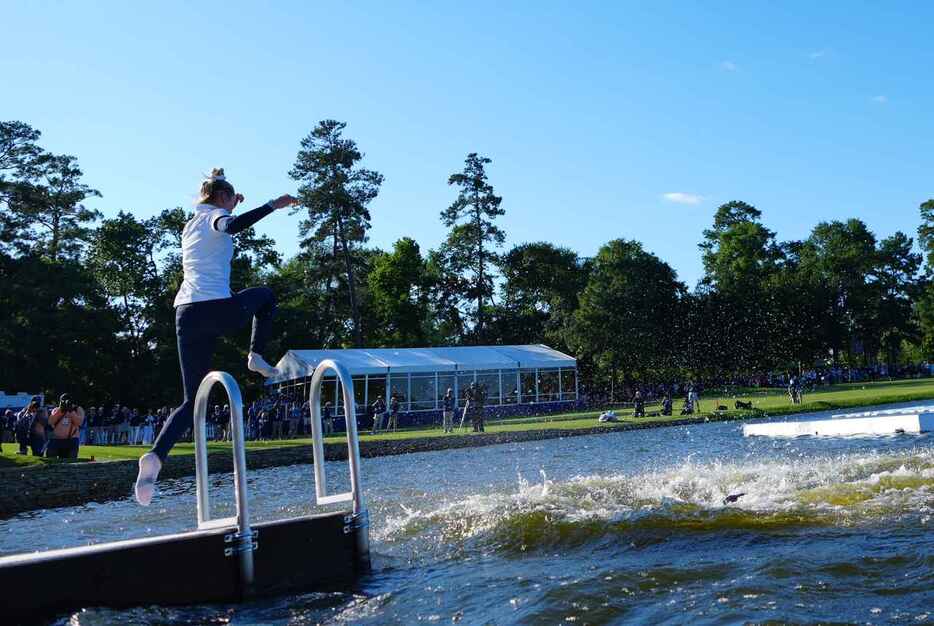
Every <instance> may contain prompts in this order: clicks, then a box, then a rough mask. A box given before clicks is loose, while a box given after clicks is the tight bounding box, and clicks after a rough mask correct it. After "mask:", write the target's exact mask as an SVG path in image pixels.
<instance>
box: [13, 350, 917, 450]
mask: <svg viewBox="0 0 934 626" xmlns="http://www.w3.org/2000/svg"><path fill="white" fill-rule="evenodd" d="M932 373H934V365H929V364H927V363H922V364H919V365H906V366H899V367H897V368H896V367H893V368H890V367H887V366H885V365H876V366H869V367H862V368H825V369H811V370H805V371H803V372H801V373H800V374H797V373H771V374H764V375H761V376H750V377H742V378H740V377H734V378H729V379H716V380H709V381H685V382H675V383H658V384H635V383H632V384H626V385H621V386H619V387H618V388H616V389H615V390H614V391H612V392H609V391H604V390H592V389H588V388H587V387H586V386H584V385H582V386H581V394H580V397H579V398H578V400H577V401H576V402H575V403H574V407H575V408H582V409H583V408H589V409H601V410H602V409H612V408H613V407H620V406H623V405H625V406H632V407H633V408H634V410H635V413H636V415H637V416H640V415H645V406H646V404H655V405H659V406H658V407H657V408H653V411H654V410H657V411H658V412H659V413H661V414H662V415H671V414H672V411H674V410H676V409H675V407H674V404H675V401H676V400H679V401H680V402H681V404H680V407H679V409H680V413H681V414H682V415H686V414H691V413H695V412H697V411H699V410H700V408H701V407H700V398H701V395H702V394H703V391H704V389H705V388H708V389H710V388H716V389H729V388H733V389H735V388H737V387H740V388H743V387H744V388H749V389H762V390H768V389H784V390H785V391H786V392H787V393H788V395H789V397H790V399H791V401H792V402H794V403H800V402H801V401H802V396H803V394H804V393H806V392H808V391H810V390H813V389H816V388H819V387H821V386H826V385H832V384H840V383H848V382H860V381H878V380H885V379H893V378H921V377H929V376H931V375H932ZM300 389H301V388H298V389H296V390H292V391H289V390H278V391H276V390H273V391H272V392H271V393H269V394H268V395H266V396H264V397H261V398H259V399H257V400H255V401H254V402H252V403H250V404H249V405H247V406H246V407H245V413H244V416H243V418H244V430H245V432H244V434H245V436H246V438H247V439H248V440H254V441H267V440H277V439H294V438H299V437H309V436H311V412H310V411H309V404H308V400H307V398H306V397H304V395H303V394H302V393H301V392H300V391H299V390H300ZM458 395H459V397H457V398H455V397H454V396H453V394H452V393H451V390H448V393H447V394H446V395H445V398H444V400H443V402H442V411H441V413H440V414H439V415H438V416H435V415H434V414H433V413H432V414H431V415H429V416H428V417H427V418H424V419H423V418H421V417H419V414H404V413H402V412H401V411H400V408H401V407H402V406H404V404H405V398H404V397H403V396H402V395H401V394H399V393H398V392H395V391H394V392H393V393H391V394H390V397H389V400H388V402H387V401H386V400H384V399H383V397H382V396H379V397H377V398H376V399H375V400H374V401H373V402H371V403H370V404H369V405H368V406H359V407H358V415H357V420H358V423H359V424H360V425H361V426H362V427H366V428H371V432H373V433H377V432H380V431H383V430H392V431H394V430H396V429H397V428H398V427H399V425H400V415H401V416H402V417H405V418H406V424H418V425H427V424H430V423H438V424H440V425H441V426H442V428H443V429H444V431H445V432H446V433H451V432H453V431H454V427H455V426H458V425H459V426H463V425H464V423H465V422H468V423H469V425H470V426H472V427H473V429H474V430H476V431H482V430H483V429H484V421H485V419H491V418H492V419H496V418H502V417H515V416H522V415H535V414H547V413H549V412H551V411H553V410H567V405H568V403H567V402H552V403H542V404H539V405H528V406H526V405H516V404H512V405H493V406H485V405H486V402H485V399H486V390H485V389H484V386H483V385H471V386H470V387H465V388H464V389H461V392H460V394H458ZM551 405H554V406H551ZM170 413H171V409H170V408H169V407H166V406H164V407H162V408H158V409H156V408H151V409H148V410H140V409H136V408H130V407H128V406H125V405H122V404H120V403H114V404H112V405H104V406H97V407H94V406H92V407H90V408H88V409H87V411H85V410H84V409H83V408H81V407H79V406H78V405H77V404H76V403H75V402H74V401H72V400H71V398H70V397H69V396H68V394H65V395H63V396H62V397H61V398H60V400H59V403H58V404H57V405H55V406H51V405H46V404H45V403H43V402H42V398H41V397H39V396H36V397H33V398H32V400H31V402H30V403H29V405H28V406H26V407H24V408H22V409H20V410H12V409H7V410H5V411H4V413H3V415H2V416H0V446H2V443H3V441H6V442H11V441H15V442H16V443H17V444H18V446H19V453H20V454H28V453H29V451H31V452H32V454H33V455H36V456H44V455H50V456H59V457H65V458H68V457H71V458H74V457H77V453H78V449H79V446H80V445H84V444H93V445H151V444H152V443H153V440H154V438H155V436H156V435H157V434H158V433H159V431H160V430H161V429H162V426H163V425H164V424H165V420H166V419H167V418H168V416H169V414H170ZM423 413H430V412H423ZM321 416H322V426H323V430H324V434H326V435H327V434H331V433H334V432H336V431H342V430H344V428H345V424H344V415H343V412H342V411H336V410H335V408H334V406H333V405H332V403H331V402H325V404H324V405H323V406H322V410H321ZM435 417H437V419H435ZM426 419H427V421H425V420H426ZM205 430H206V433H205V434H206V437H207V439H208V440H209V441H228V440H229V439H230V435H231V433H230V407H229V406H227V405H224V406H221V405H215V406H213V407H209V409H208V415H207V419H206V429H205ZM185 439H186V440H188V441H190V440H191V432H188V433H186V435H185Z"/></svg>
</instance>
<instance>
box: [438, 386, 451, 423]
mask: <svg viewBox="0 0 934 626" xmlns="http://www.w3.org/2000/svg"><path fill="white" fill-rule="evenodd" d="M441 406H442V413H441V415H442V418H441V427H442V428H443V429H444V432H446V433H453V432H454V390H452V389H451V388H450V387H448V390H447V391H446V392H445V393H444V397H443V398H442V399H441Z"/></svg>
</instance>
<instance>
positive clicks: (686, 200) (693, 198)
mask: <svg viewBox="0 0 934 626" xmlns="http://www.w3.org/2000/svg"><path fill="white" fill-rule="evenodd" d="M662 198H664V199H665V200H668V202H674V203H677V204H700V203H701V202H702V201H703V199H704V197H703V196H699V195H697V194H696V193H684V192H681V191H671V192H668V193H663V194H662Z"/></svg>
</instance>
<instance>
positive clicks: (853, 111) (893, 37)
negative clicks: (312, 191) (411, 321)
mask: <svg viewBox="0 0 934 626" xmlns="http://www.w3.org/2000/svg"><path fill="white" fill-rule="evenodd" d="M3 16H4V22H5V28H4V38H5V40H6V41H5V45H4V53H3V55H2V56H0V72H2V75H3V77H4V80H3V84H2V95H0V103H2V104H0V118H2V119H18V120H22V121H25V122H27V123H29V124H31V125H33V126H34V127H36V128H38V129H40V130H41V131H42V132H43V145H44V146H45V147H46V148H48V149H50V150H52V151H55V152H63V153H69V154H74V155H76V156H77V157H78V158H79V162H80V164H81V166H82V168H83V169H84V171H85V174H86V181H87V182H88V183H89V184H91V185H92V186H94V187H96V188H98V189H100V190H101V192H102V193H103V198H101V199H100V200H96V201H95V202H94V203H93V204H94V206H96V207H97V208H99V209H100V210H101V211H103V212H104V214H105V215H108V216H109V215H113V214H115V213H116V212H117V211H118V210H120V209H129V210H132V211H133V212H134V213H136V214H137V215H139V216H141V217H145V216H149V215H152V214H154V213H157V212H159V211H160V210H161V209H163V208H170V207H174V206H186V205H190V204H191V202H192V201H193V199H194V196H195V193H196V190H197V187H198V185H199V181H200V175H201V174H202V173H204V172H207V171H209V170H210V168H211V167H212V166H215V165H220V166H223V167H225V168H226V170H227V173H228V175H229V177H230V179H231V180H232V181H233V182H234V184H235V185H236V186H237V187H238V190H239V191H241V192H243V193H244V194H245V195H246V196H247V203H248V204H251V203H252V202H253V201H255V202H256V203H257V204H259V203H261V202H262V201H265V200H266V199H268V198H269V197H272V196H274V195H277V194H279V193H284V192H289V191H294V189H295V184H294V182H293V181H291V180H290V179H289V178H288V175H287V172H288V170H289V169H290V167H291V165H292V163H293V161H294V159H295V154H296V152H297V150H298V144H299V141H300V140H301V138H302V137H303V136H305V135H306V134H307V133H308V132H309V131H310V130H311V129H312V128H313V127H314V126H315V124H316V123H317V121H318V120H321V119H324V118H334V119H338V120H342V121H346V122H347V123H348V127H347V135H348V136H350V137H352V138H353V139H355V140H356V141H357V142H358V144H359V146H360V148H361V149H362V150H363V151H364V152H365V153H366V160H365V165H366V166H367V167H370V168H373V169H376V170H378V171H380V172H382V173H383V174H384V175H385V183H384V186H383V190H382V193H381V194H380V196H379V198H378V199H377V200H376V201H375V202H374V204H373V206H372V213H373V229H372V231H371V242H372V243H373V244H375V245H378V246H380V247H383V248H388V247H389V246H391V245H392V242H393V241H395V240H396V239H398V238H399V237H403V236H411V237H414V238H415V239H416V240H417V241H418V242H419V243H420V244H421V246H422V248H423V249H427V248H431V247H435V246H437V245H438V243H439V242H440V241H441V240H442V238H443V236H444V228H443V226H442V225H441V223H440V220H439V219H438V215H439V212H440V211H441V210H442V209H443V208H444V207H446V206H447V205H448V204H450V202H451V201H452V199H453V197H454V195H455V194H454V190H453V189H451V188H449V187H448V186H447V184H446V181H447V176H448V175H449V174H450V173H452V172H454V171H456V170H458V169H460V167H461V165H462V163H463V159H464V157H465V155H466V154H467V153H468V152H472V151H476V152H479V153H481V154H483V155H486V156H488V157H490V158H492V159H493V164H492V165H491V166H490V168H489V175H490V181H491V182H492V183H493V185H494V186H495V188H496V190H497V192H498V193H499V194H501V195H502V196H503V198H504V200H503V208H505V210H506V216H505V217H504V218H503V219H502V226H503V228H504V229H505V230H506V232H507V235H508V240H507V244H509V245H511V244H515V243H521V242H525V241H537V240H547V241H551V242H554V243H557V244H560V245H565V246H568V247H571V248H573V249H575V250H577V251H579V252H580V253H581V254H584V255H588V256H589V255H592V254H593V253H594V252H596V250H597V249H598V248H599V247H600V245H601V244H603V243H605V242H606V241H608V240H609V239H613V238H617V237H625V238H631V239H637V240H640V241H642V242H643V243H644V245H645V247H646V248H647V249H648V250H650V251H652V252H654V253H655V254H657V255H658V256H660V257H661V258H663V259H664V260H666V261H668V262H669V263H670V264H671V265H672V266H673V267H674V268H675V269H676V270H677V271H678V273H679V276H680V277H681V279H682V280H684V281H686V282H687V283H688V284H689V285H693V284H694V283H695V282H696V281H697V280H698V279H699V278H700V276H701V273H702V267H701V262H700V254H699V252H698V249H697V242H698V241H699V240H700V237H701V231H702V230H703V229H704V228H705V227H706V226H707V225H709V223H710V222H711V219H712V215H713V212H714V210H715V208H716V207H717V206H718V205H719V204H721V203H723V202H726V201H729V200H732V199H741V200H745V201H747V202H750V203H752V204H755V205H756V206H757V207H759V208H760V209H761V210H762V211H763V212H764V220H765V222H766V224H768V225H769V226H770V227H771V228H773V229H775V230H776V231H777V232H778V235H779V237H780V238H782V239H796V238H804V237H806V236H807V234H808V232H809V230H810V229H811V228H812V227H813V225H814V224H815V223H816V222H817V221H820V220H831V219H846V218H849V217H859V218H861V219H863V220H865V221H866V222H867V223H868V224H869V226H870V227H871V228H872V229H873V230H874V231H875V232H876V233H877V235H879V236H887V235H890V234H891V233H893V232H895V231H896V230H903V231H905V232H907V233H908V234H909V235H911V236H914V231H915V229H916V227H917V223H918V211H917V207H918V204H920V203H921V202H923V201H924V200H926V199H927V198H929V197H932V196H934V183H932V180H934V179H932V173H934V116H932V115H931V111H932V110H934V81H932V80H931V68H932V67H934V46H932V45H931V42H930V32H929V31H930V25H931V24H932V23H934V4H931V3H922V2H898V3H869V2H855V1H848V2H823V3H813V2H800V3H792V2H783V3H761V2H749V3H738V2H703V3H700V2H692V3H687V2H652V3H644V2H643V3H622V2H613V3H610V2H601V3H586V2H578V3H567V2H560V3H545V2H506V3H503V2H490V3H484V2H472V3H454V2H438V3H426V2H423V3H402V2H398V3H397V2H379V3H376V2H373V3H364V2H354V3H333V2H329V3H321V4H312V3H305V2H295V3H286V2H270V3H259V2H257V3H239V2H226V3H216V4H213V3H209V2H199V3H197V4H194V3H181V2H177V3H176V2H159V3H146V4H143V3H109V2H95V3H88V2H19V1H13V2H11V1H10V0H5V1H4V2H3ZM672 194H676V195H672ZM297 222H298V218H297V216H289V215H288V214H287V213H285V212H281V213H279V214H276V215H275V216H273V217H271V218H269V219H268V220H267V221H264V222H263V223H261V224H260V230H262V231H264V232H266V233H267V234H270V235H271V236H273V237H274V238H275V239H276V240H277V242H278V245H279V249H280V251H281V252H282V253H283V254H286V255H289V254H292V253H294V252H295V251H296V250H297Z"/></svg>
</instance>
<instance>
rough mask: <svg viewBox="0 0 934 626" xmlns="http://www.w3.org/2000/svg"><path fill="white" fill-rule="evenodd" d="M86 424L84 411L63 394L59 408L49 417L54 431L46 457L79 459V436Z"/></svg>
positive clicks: (47, 447)
mask: <svg viewBox="0 0 934 626" xmlns="http://www.w3.org/2000/svg"><path fill="white" fill-rule="evenodd" d="M83 423H84V409H82V408H81V407H80V406H78V405H77V404H76V403H75V401H74V400H72V399H71V396H69V395H68V394H67V393H63V394H62V397H61V398H60V399H59V402H58V406H57V407H55V408H54V409H53V410H52V414H51V415H50V416H49V428H51V429H52V433H51V437H50V439H49V443H48V445H47V446H46V453H45V455H46V456H47V457H49V458H59V459H77V458H78V448H79V446H80V445H81V444H80V439H79V437H78V434H79V432H80V429H81V425H82V424H83Z"/></svg>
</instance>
